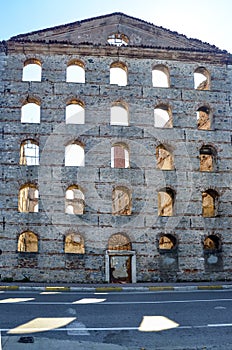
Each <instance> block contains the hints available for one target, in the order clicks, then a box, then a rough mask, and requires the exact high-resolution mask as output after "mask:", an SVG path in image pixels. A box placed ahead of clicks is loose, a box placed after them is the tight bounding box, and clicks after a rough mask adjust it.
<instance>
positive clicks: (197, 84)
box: [194, 67, 210, 90]
mask: <svg viewBox="0 0 232 350" xmlns="http://www.w3.org/2000/svg"><path fill="white" fill-rule="evenodd" d="M194 88H195V89H196V90H210V74H209V72H208V70H207V69H205V68H204V67H198V68H197V69H195V71H194Z"/></svg>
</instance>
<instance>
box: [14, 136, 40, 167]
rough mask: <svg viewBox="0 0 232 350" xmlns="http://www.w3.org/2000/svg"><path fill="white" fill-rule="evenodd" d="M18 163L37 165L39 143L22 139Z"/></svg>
mask: <svg viewBox="0 0 232 350" xmlns="http://www.w3.org/2000/svg"><path fill="white" fill-rule="evenodd" d="M19 164H20V165H39V145H38V142H36V141H34V140H26V141H23V142H22V143H21V145H20V159H19Z"/></svg>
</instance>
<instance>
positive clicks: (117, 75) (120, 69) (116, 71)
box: [110, 62, 127, 86]
mask: <svg viewBox="0 0 232 350" xmlns="http://www.w3.org/2000/svg"><path fill="white" fill-rule="evenodd" d="M110 84H116V85H119V86H126V85H127V66H126V65H125V64H124V63H122V62H114V63H112V64H111V66H110Z"/></svg>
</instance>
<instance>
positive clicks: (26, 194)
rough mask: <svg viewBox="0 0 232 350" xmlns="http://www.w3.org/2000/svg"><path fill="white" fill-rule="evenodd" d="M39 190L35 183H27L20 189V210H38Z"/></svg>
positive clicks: (34, 211) (31, 211) (28, 211)
mask: <svg viewBox="0 0 232 350" xmlns="http://www.w3.org/2000/svg"><path fill="white" fill-rule="evenodd" d="M38 199H39V191H38V189H37V188H36V186H34V185H31V184H29V185H25V186H23V187H22V188H21V189H20V191H19V199H18V210H19V212H21V213H37V212H38Z"/></svg>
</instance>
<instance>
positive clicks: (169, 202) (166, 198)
mask: <svg viewBox="0 0 232 350" xmlns="http://www.w3.org/2000/svg"><path fill="white" fill-rule="evenodd" d="M174 199H175V194H174V191H173V190H172V189H170V188H164V189H161V190H160V191H159V192H158V215H159V216H172V215H173V206H174Z"/></svg>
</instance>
